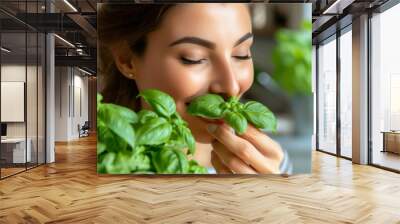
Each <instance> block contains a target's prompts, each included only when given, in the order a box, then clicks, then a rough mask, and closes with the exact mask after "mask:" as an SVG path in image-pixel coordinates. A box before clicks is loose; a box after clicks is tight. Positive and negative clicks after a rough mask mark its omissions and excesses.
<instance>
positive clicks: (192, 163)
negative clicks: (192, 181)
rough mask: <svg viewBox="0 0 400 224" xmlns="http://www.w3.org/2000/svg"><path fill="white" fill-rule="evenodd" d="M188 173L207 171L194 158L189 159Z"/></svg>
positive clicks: (203, 172)
mask: <svg viewBox="0 0 400 224" xmlns="http://www.w3.org/2000/svg"><path fill="white" fill-rule="evenodd" d="M188 172H189V173H192V174H207V173H208V171H207V169H206V168H205V167H202V166H200V165H199V164H198V163H197V162H196V161H195V160H190V161H189V171H188Z"/></svg>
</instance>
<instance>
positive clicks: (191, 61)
mask: <svg viewBox="0 0 400 224" xmlns="http://www.w3.org/2000/svg"><path fill="white" fill-rule="evenodd" d="M233 57H234V58H236V59H239V60H249V59H250V58H251V56H250V55H246V56H233ZM205 60H206V59H200V60H197V61H194V60H190V59H187V58H185V57H181V61H182V63H183V64H186V65H195V64H201V62H202V61H205Z"/></svg>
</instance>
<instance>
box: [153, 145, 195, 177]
mask: <svg viewBox="0 0 400 224" xmlns="http://www.w3.org/2000/svg"><path fill="white" fill-rule="evenodd" d="M153 164H154V167H155V169H156V171H157V173H164V174H172V173H187V172H188V170H189V164H188V161H187V158H186V156H185V154H183V152H182V151H180V150H175V149H171V148H163V149H161V150H160V151H158V152H155V153H154V155H153Z"/></svg>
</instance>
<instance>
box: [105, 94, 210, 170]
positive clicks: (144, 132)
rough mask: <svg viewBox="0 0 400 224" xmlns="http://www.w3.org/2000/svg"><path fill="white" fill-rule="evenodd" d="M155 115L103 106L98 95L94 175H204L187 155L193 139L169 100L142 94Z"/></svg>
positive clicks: (192, 151) (111, 105) (173, 103)
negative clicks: (95, 167) (96, 173)
mask: <svg viewBox="0 0 400 224" xmlns="http://www.w3.org/2000/svg"><path fill="white" fill-rule="evenodd" d="M138 97H143V99H144V100H145V101H146V102H147V103H148V104H149V105H150V106H151V107H152V109H153V110H154V111H150V110H144V109H143V110H141V111H139V112H138V113H135V112H134V111H132V110H130V109H129V108H126V107H122V106H118V105H115V104H109V103H103V102H102V96H101V95H100V94H97V131H98V141H97V171H98V172H99V173H109V174H131V173H135V174H154V173H157V174H204V173H207V170H206V168H204V167H202V166H200V165H199V164H198V163H197V162H196V161H195V160H189V159H188V158H187V155H194V153H195V143H196V142H195V139H194V138H193V135H192V133H191V131H190V129H189V128H188V127H187V123H186V122H185V121H184V120H183V119H182V118H181V117H180V116H179V114H178V113H177V112H176V105H175V102H174V100H173V98H172V97H171V96H169V95H168V94H166V93H163V92H161V91H159V90H155V89H147V90H144V91H142V92H141V93H140V94H139V96H138Z"/></svg>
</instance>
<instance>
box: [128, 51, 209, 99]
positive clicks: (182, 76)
mask: <svg viewBox="0 0 400 224" xmlns="http://www.w3.org/2000/svg"><path fill="white" fill-rule="evenodd" d="M142 68H143V69H141V70H140V72H139V75H138V77H137V79H136V83H137V85H138V88H139V90H142V89H148V88H157V89H159V90H161V91H164V92H166V93H168V94H170V95H171V96H173V97H174V99H175V100H176V101H181V100H185V99H187V98H188V97H190V96H192V95H193V94H196V93H197V92H198V91H199V90H201V89H202V86H203V85H206V83H207V76H206V75H202V74H199V73H198V72H197V71H196V72H194V71H192V70H190V69H189V68H188V67H186V66H183V65H181V64H180V63H179V61H178V60H176V59H174V58H164V59H161V58H160V59H157V60H154V62H153V61H148V62H146V63H145V64H144V65H143V66H142Z"/></svg>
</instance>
